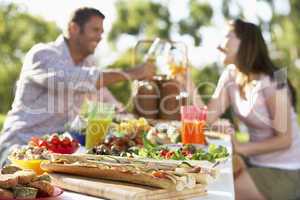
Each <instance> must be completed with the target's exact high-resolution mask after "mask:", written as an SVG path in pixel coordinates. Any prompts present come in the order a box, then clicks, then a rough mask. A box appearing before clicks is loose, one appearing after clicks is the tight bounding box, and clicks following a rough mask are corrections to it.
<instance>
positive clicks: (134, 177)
mask: <svg viewBox="0 0 300 200" xmlns="http://www.w3.org/2000/svg"><path fill="white" fill-rule="evenodd" d="M41 167H42V169H44V170H46V171H48V172H60V173H66V174H74V175H79V176H85V177H91V178H102V179H108V180H116V181H124V182H129V183H136V184H141V185H147V186H152V187H158V188H164V189H176V190H178V189H180V188H182V187H181V185H182V184H183V183H181V182H180V181H176V182H174V180H171V179H169V178H157V177H154V176H152V175H151V174H147V173H143V172H136V173H133V172H130V171H121V170H116V169H114V168H99V167H87V166H86V165H85V166H80V165H76V164H59V163H50V162H43V163H42V164H41ZM183 188H184V187H183ZM183 188H182V189H183Z"/></svg>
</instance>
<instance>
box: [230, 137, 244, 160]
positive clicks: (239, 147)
mask: <svg viewBox="0 0 300 200" xmlns="http://www.w3.org/2000/svg"><path fill="white" fill-rule="evenodd" d="M231 141H232V146H233V151H234V152H235V153H236V154H239V155H242V156H248V155H247V151H246V145H245V144H242V143H240V142H239V141H237V139H236V138H235V136H234V135H232V137H231Z"/></svg>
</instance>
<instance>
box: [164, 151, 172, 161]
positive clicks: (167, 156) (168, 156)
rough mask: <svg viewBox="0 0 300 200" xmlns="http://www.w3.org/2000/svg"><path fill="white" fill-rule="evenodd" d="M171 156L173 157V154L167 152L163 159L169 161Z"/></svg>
mask: <svg viewBox="0 0 300 200" xmlns="http://www.w3.org/2000/svg"><path fill="white" fill-rule="evenodd" d="M173 155H174V152H172V151H169V152H168V153H167V154H166V155H165V158H166V159H170V158H171V157H172V156H173Z"/></svg>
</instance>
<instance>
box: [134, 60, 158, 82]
mask: <svg viewBox="0 0 300 200" xmlns="http://www.w3.org/2000/svg"><path fill="white" fill-rule="evenodd" d="M155 72H156V68H155V65H154V64H152V63H149V62H147V63H145V64H142V65H140V66H138V67H136V68H133V69H131V70H130V71H128V74H129V75H130V77H131V78H132V79H138V80H141V79H151V78H152V77H153V76H154V75H155Z"/></svg>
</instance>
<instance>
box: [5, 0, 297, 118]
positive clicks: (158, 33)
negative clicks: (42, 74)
mask: <svg viewBox="0 0 300 200" xmlns="http://www.w3.org/2000/svg"><path fill="white" fill-rule="evenodd" d="M166 2H167V1H161V2H160V1H149V0H131V1H130V3H128V1H126V0H118V1H116V4H115V6H116V10H117V12H116V13H117V17H116V20H115V21H114V22H113V24H112V29H111V31H110V33H109V37H108V39H109V41H110V43H111V44H113V46H114V47H116V45H115V44H117V42H118V40H119V39H120V38H121V36H123V35H124V34H125V35H129V36H132V37H134V38H135V39H136V41H138V40H139V39H153V38H154V37H161V38H165V39H171V40H172V34H171V33H173V32H177V33H179V34H180V35H184V36H187V35H189V36H191V39H192V40H193V41H194V44H195V45H196V46H199V45H201V44H202V40H203V38H201V34H200V32H201V30H203V29H204V28H206V27H207V26H210V25H212V24H213V22H212V19H213V16H215V15H216V12H218V13H222V14H223V16H224V17H225V18H226V19H232V18H237V17H241V18H243V10H242V7H241V5H240V4H239V3H238V1H236V0H223V1H222V6H221V7H220V8H219V10H216V9H213V7H212V6H211V3H209V1H197V0H189V1H188V2H189V3H188V8H189V9H188V17H185V18H182V19H180V20H179V21H173V20H172V18H171V15H170V12H169V8H168V5H167V4H166ZM258 2H265V3H267V4H268V5H269V6H270V8H271V10H272V18H271V20H270V21H266V20H264V19H262V18H261V17H260V16H258V20H259V23H260V24H261V27H262V29H263V31H264V35H267V36H269V39H268V41H269V42H268V43H269V47H270V51H271V55H272V58H273V60H274V62H275V63H276V64H277V65H278V66H280V67H286V68H287V69H288V76H289V78H290V80H291V82H292V84H293V85H294V86H295V88H299V87H300V79H299V78H298V77H299V75H300V72H299V68H300V58H299V56H300V45H299V44H300V12H299V11H300V1H298V0H288V2H289V3H290V8H291V10H290V12H289V13H288V14H282V13H278V12H277V10H276V8H275V7H276V6H275V3H274V2H275V0H268V1H264V0H260V1H258ZM231 6H234V7H235V8H236V9H238V11H237V12H231V9H230V7H231ZM124 22H126V23H124ZM59 33H60V31H59V29H58V28H57V26H56V25H55V24H54V23H51V22H47V21H45V20H43V19H42V18H40V17H37V16H33V15H30V14H28V13H26V12H24V11H22V10H21V9H19V7H18V6H17V5H15V4H11V3H3V2H0V43H1V45H0V55H1V59H0V102H1V104H0V113H6V112H7V111H8V110H9V109H10V106H11V103H12V101H13V97H14V87H15V82H16V80H17V79H18V75H19V72H20V69H21V65H22V59H23V57H24V55H25V53H26V52H27V51H28V50H29V49H30V48H31V47H32V46H33V45H34V44H36V43H39V42H48V41H51V40H54V39H55V38H56V37H57V35H58V34H59ZM133 45H134V44H133ZM133 52H134V51H133V49H128V51H126V52H125V53H124V54H123V55H121V56H120V57H119V58H118V59H117V60H116V61H115V62H114V63H113V64H111V66H110V68H120V69H126V68H130V67H132V65H133V61H132V58H133ZM192 67H193V68H192V70H191V71H192V78H193V80H194V81H195V83H196V85H198V86H199V88H198V90H199V92H200V93H201V94H202V96H203V97H204V101H208V100H209V96H210V95H211V94H212V92H213V91H214V85H212V84H216V83H217V80H218V78H219V75H220V71H221V70H220V69H221V68H222V66H218V64H217V63H212V64H210V65H207V66H192ZM131 87H132V86H131V84H130V83H129V82H123V83H118V84H115V85H113V86H110V87H109V88H110V89H111V91H112V92H113V94H114V95H115V96H116V97H117V99H119V100H120V101H121V102H123V103H127V102H128V101H129V98H130V93H131ZM297 97H298V99H299V100H300V92H298V94H297ZM297 108H298V110H299V108H300V101H298V104H297ZM0 116H1V118H0V124H1V120H3V118H4V117H3V116H2V115H0ZM227 117H230V114H229V115H227Z"/></svg>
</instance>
